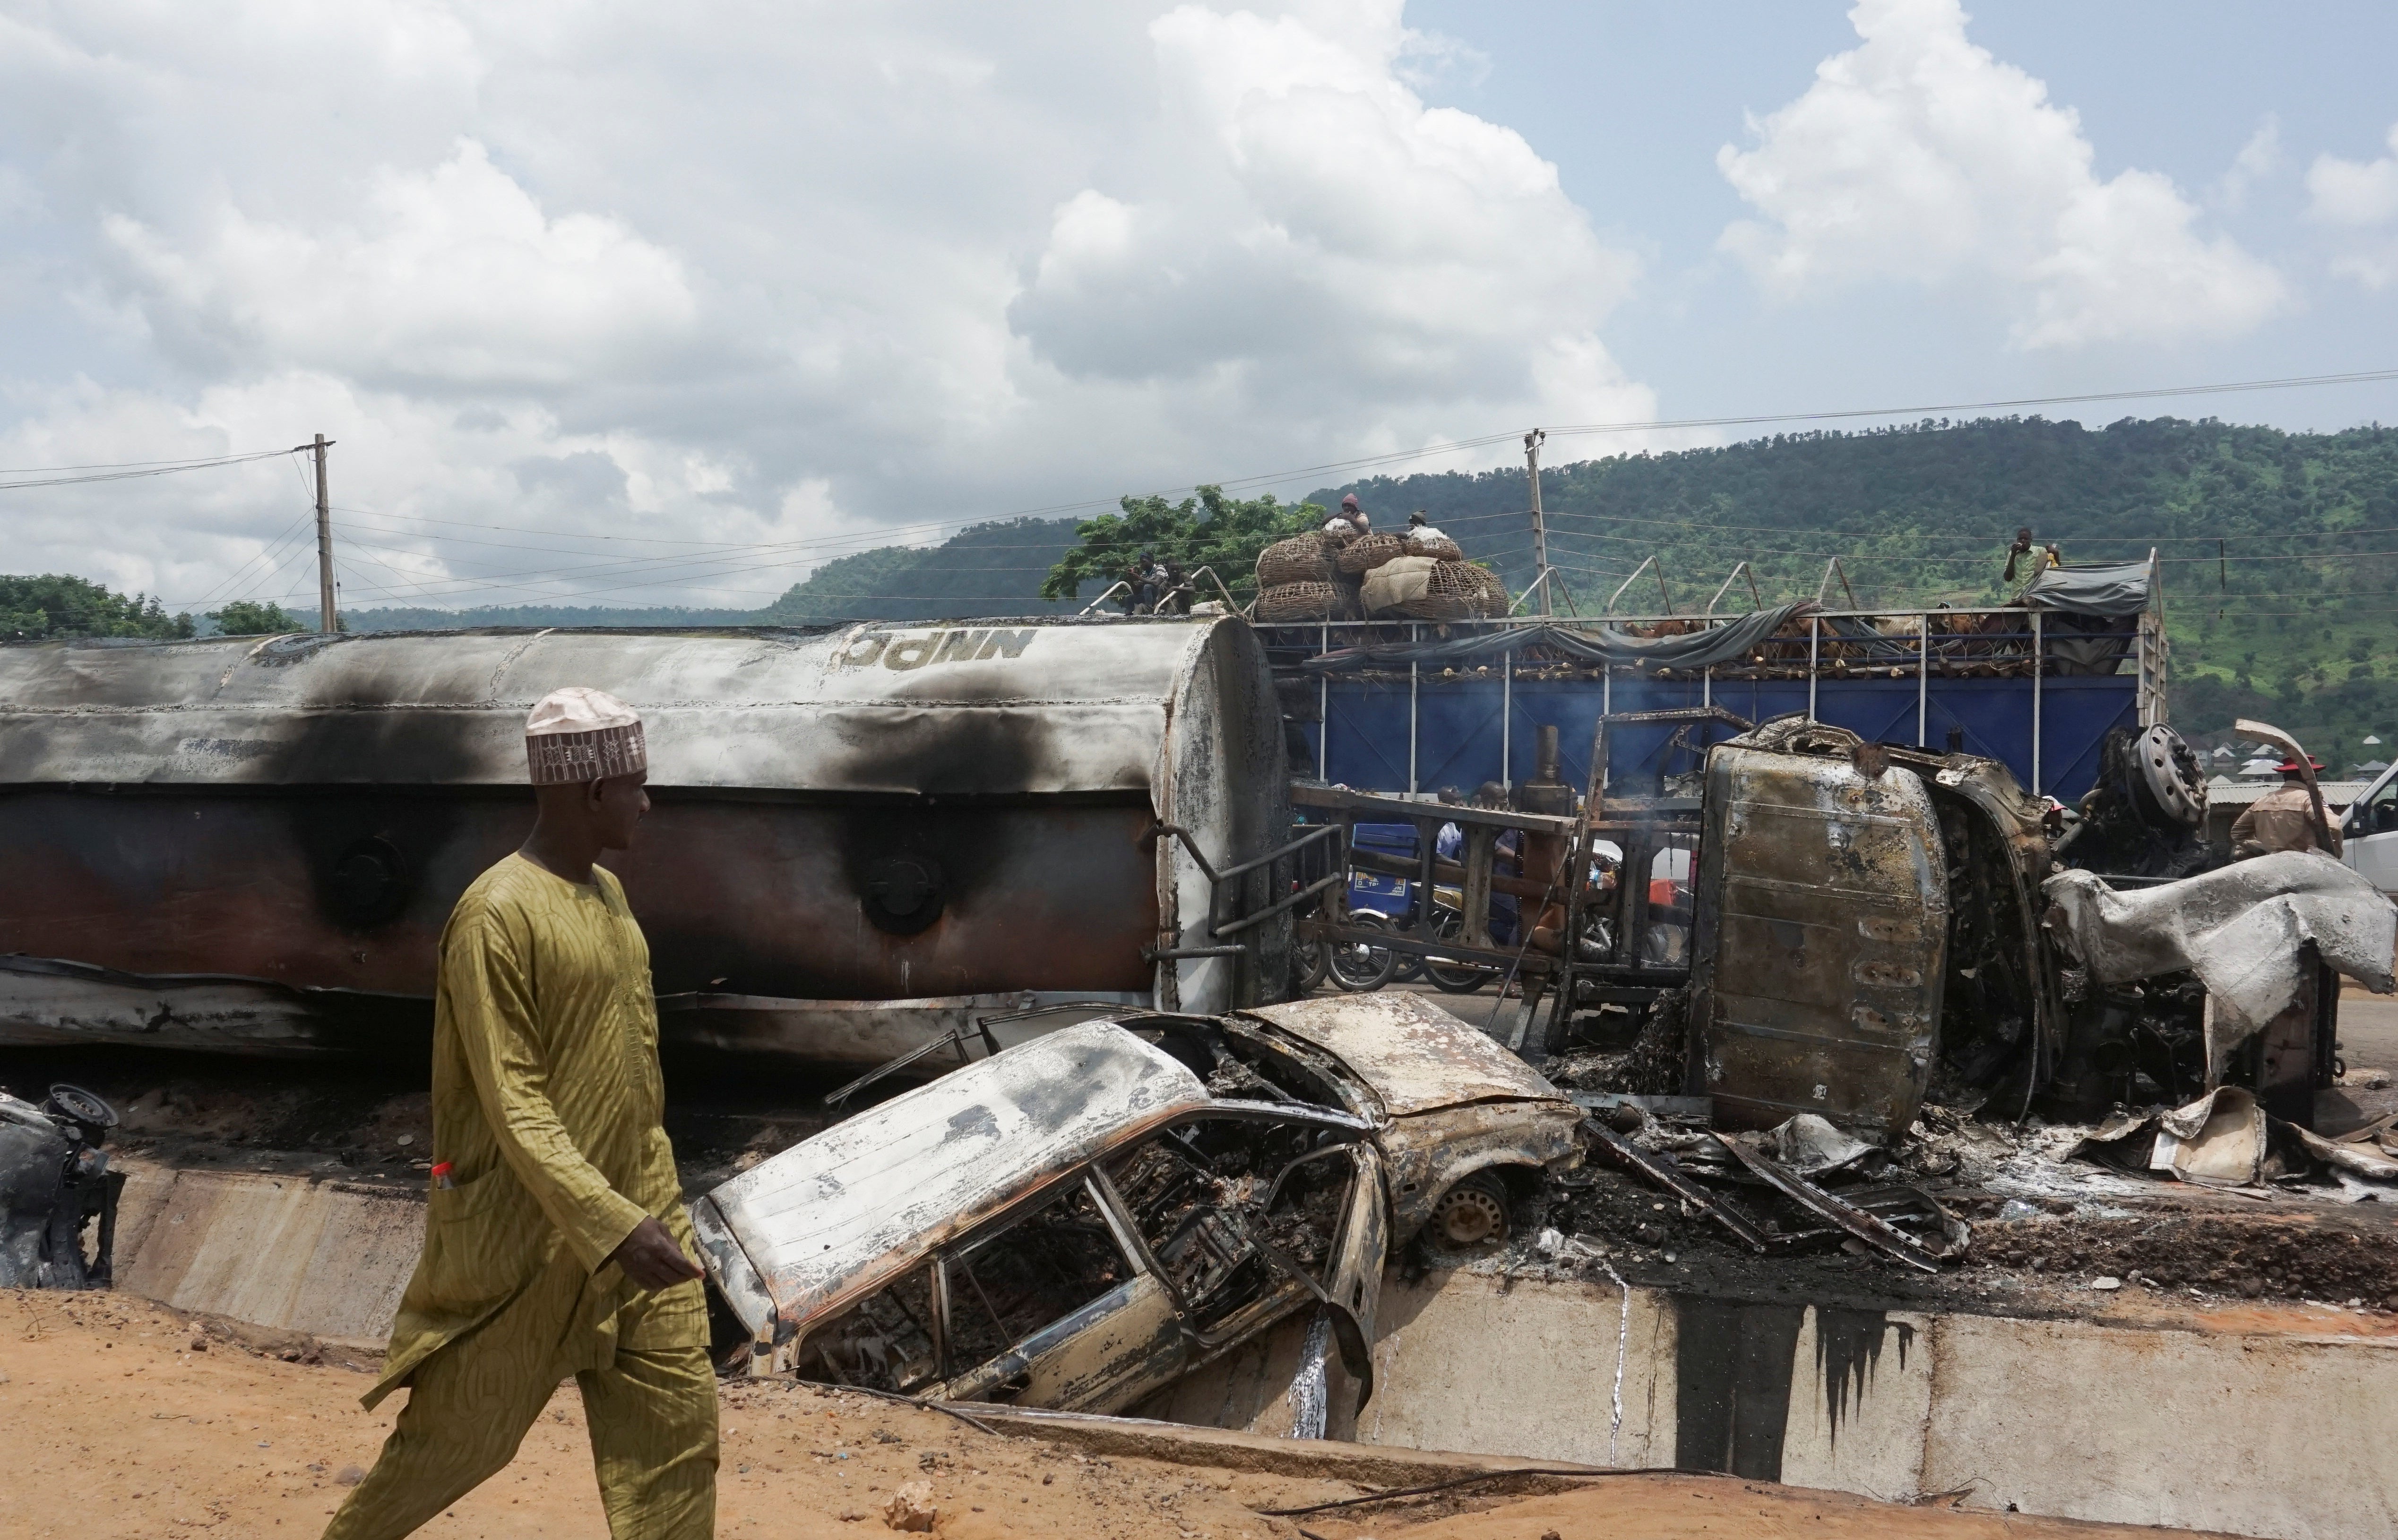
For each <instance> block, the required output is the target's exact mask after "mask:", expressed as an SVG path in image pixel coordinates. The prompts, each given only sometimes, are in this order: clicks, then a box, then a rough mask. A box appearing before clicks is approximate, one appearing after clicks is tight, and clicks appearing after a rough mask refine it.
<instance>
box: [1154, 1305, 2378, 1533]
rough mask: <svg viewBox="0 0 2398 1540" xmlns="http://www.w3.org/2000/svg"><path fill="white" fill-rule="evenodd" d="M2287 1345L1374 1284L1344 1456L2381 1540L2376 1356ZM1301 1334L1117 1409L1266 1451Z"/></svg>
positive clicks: (2361, 1343)
mask: <svg viewBox="0 0 2398 1540" xmlns="http://www.w3.org/2000/svg"><path fill="white" fill-rule="evenodd" d="M2255 1314H2256V1316H2257V1317H2259V1318H2261V1317H2262V1316H2263V1313H2262V1312H2257V1313H2255ZM2319 1314H2320V1316H2321V1320H2322V1322H2323V1323H2324V1324H2328V1323H2330V1322H2334V1321H2337V1319H2339V1318H2337V1317H2336V1316H2331V1315H2329V1314H2327V1313H2319ZM2216 1324H2217V1326H2218V1327H2219V1326H2220V1325H2221V1323H2220V1322H2217V1323H2216ZM2302 1324H2303V1318H2300V1319H2298V1320H2297V1321H2293V1320H2291V1319H2283V1320H2282V1321H2280V1322H2278V1323H2269V1322H2267V1321H2265V1320H2263V1319H2256V1320H2254V1321H2253V1322H2252V1323H2251V1324H2249V1325H2247V1326H2245V1327H2243V1328H2239V1329H2230V1330H2224V1329H2201V1328H2200V1327H2198V1326H2196V1325H2190V1324H2182V1325H2173V1324H2157V1325H2124V1324H2119V1323H2104V1322H2094V1321H2086V1320H2054V1319H2022V1318H2014V1317H2000V1316H1978V1315H1939V1316H1933V1315H1917V1314H1910V1313H1906V1312H1895V1311H1893V1312H1889V1313H1884V1312H1879V1311H1866V1310H1847V1309H1838V1308H1825V1307H1820V1306H1810V1305H1802V1304H1785V1303H1772V1302H1769V1303H1749V1302H1737V1301H1725V1300H1713V1299H1706V1298H1702V1297H1696V1296H1692V1295H1686V1294H1669V1293H1664V1292H1656V1291H1650V1290H1645V1289H1634V1290H1631V1291H1629V1292H1628V1295H1627V1293H1626V1292H1624V1291H1621V1290H1619V1289H1617V1288H1616V1287H1615V1286H1614V1285H1612V1284H1610V1283H1606V1282H1603V1281H1602V1282H1599V1283H1596V1284H1591V1283H1585V1282H1571V1281H1550V1280H1542V1279H1514V1280H1513V1281H1512V1282H1504V1281H1502V1279H1499V1278H1497V1277H1496V1276H1493V1275H1489V1274H1483V1273H1474V1272H1459V1273H1451V1274H1448V1275H1434V1276H1431V1277H1427V1278H1426V1279H1423V1280H1422V1281H1421V1282H1420V1283H1418V1284H1415V1285H1412V1286H1410V1285H1408V1284H1404V1283H1402V1282H1400V1281H1399V1280H1398V1279H1396V1278H1395V1277H1394V1278H1392V1279H1388V1280H1387V1281H1386V1282H1385V1284H1384V1289H1383V1294H1382V1307H1381V1315H1380V1319H1379V1321H1378V1331H1379V1335H1378V1340H1377V1342H1376V1345H1375V1349H1374V1366H1375V1379H1376V1382H1377V1383H1376V1388H1375V1393H1374V1397H1373V1399H1372V1400H1371V1401H1370V1402H1369V1403H1368V1404H1367V1406H1366V1407H1365V1409H1364V1410H1363V1412H1362V1413H1360V1414H1359V1415H1358V1416H1357V1418H1356V1421H1355V1426H1354V1432H1352V1433H1350V1434H1349V1437H1351V1438H1352V1439H1354V1440H1355V1441H1356V1442H1358V1443H1361V1444H1369V1445H1389V1446H1400V1447H1405V1448H1409V1449H1421V1450H1446V1451H1460V1452H1465V1453H1483V1454H1505V1455H1511V1456H1515V1457H1518V1458H1525V1459H1536V1460H1553V1461H1556V1462H1559V1463H1570V1464H1577V1465H1590V1466H1603V1467H1609V1468H1616V1469H1627V1468H1636V1467H1642V1466H1646V1467H1651V1468H1656V1467H1668V1466H1670V1467H1675V1468H1678V1469H1683V1470H1691V1471H1709V1470H1713V1471H1724V1472H1728V1473H1731V1474H1733V1475H1739V1476H1746V1477H1752V1478H1756V1479H1760V1480H1776V1481H1783V1482H1787V1483H1789V1484H1791V1485H1793V1486H1804V1487H1817V1488H1826V1489H1831V1490H1836V1491H1842V1492H1852V1493H1859V1494H1861V1495H1865V1496H1870V1497H1877V1498H1882V1499H1886V1500H1893V1501H1902V1502H1904V1501H1909V1500H1913V1499H1916V1498H1919V1497H1926V1496H1951V1497H1955V1498H1956V1499H1957V1500H1959V1501H1960V1502H1961V1504H1962V1506H1964V1507H1980V1508H1994V1509H1999V1510H2001V1511H2004V1510H2009V1509H2014V1510H2018V1511H2021V1512H2025V1513H2036V1514H2045V1515H2051V1516H2054V1517H2058V1518H2070V1519H2089V1520H2112V1521H2116V1522H2126V1523H2135V1524H2159V1525H2170V1526H2176V1527H2183V1528H2191V1529H2204V1530H2213V1531H2219V1532H2226V1533H2236V1534H2252V1535H2261V1536H2273V1537H2277V1540H2364V1537H2366V1536H2372V1537H2376V1540H2378V1537H2380V1536H2386V1535H2389V1534H2391V1533H2398V1451H2393V1450H2392V1449H2391V1445H2390V1443H2389V1441H2388V1440H2386V1439H2385V1438H2384V1437H2383V1436H2382V1435H2381V1432H2380V1423H2381V1419H2382V1417H2383V1415H2384V1413H2383V1412H2382V1409H2383V1408H2385V1407H2388V1406H2390V1405H2392V1404H2398V1338H2393V1337H2391V1336H2378V1335H2365V1334H2352V1335H2351V1334H2340V1333H2338V1332H2337V1331H2332V1332H2324V1331H2320V1330H2315V1331H2309V1330H2301V1329H2297V1327H2298V1326H2300V1325H2302ZM1301 1330H1302V1327H1301V1326H1300V1324H1299V1323H1290V1324H1287V1325H1286V1326H1285V1327H1284V1328H1283V1329H1282V1330H1281V1331H1279V1332H1276V1333H1275V1334H1274V1335H1273V1337H1272V1338H1270V1339H1269V1340H1268V1341H1266V1342H1264V1343H1262V1344H1260V1345H1257V1346H1253V1347H1251V1348H1248V1349H1246V1350H1245V1351H1243V1352H1240V1353H1235V1354H1233V1355H1230V1356H1228V1357H1227V1358H1226V1359H1222V1360H1219V1362H1218V1363H1216V1364H1214V1365H1211V1366H1209V1367H1208V1368H1207V1369H1206V1370H1203V1371H1202V1372H1201V1373H1197V1374H1194V1375H1192V1377H1191V1378H1190V1379H1188V1380H1186V1381H1185V1382H1184V1383H1183V1384H1181V1385H1179V1386H1176V1387H1175V1388H1174V1390H1173V1391H1172V1392H1170V1393H1168V1394H1167V1395H1165V1396H1163V1397H1160V1398H1156V1399H1152V1401H1151V1402H1150V1403H1149V1404H1148V1405H1145V1406H1144V1407H1142V1408H1141V1409H1140V1411H1141V1412H1142V1413H1143V1414H1145V1415H1151V1416H1165V1417H1169V1418H1173V1419H1176V1420H1181V1421H1192V1422H1203V1423H1209V1424H1213V1425H1216V1426H1237V1427H1247V1428H1250V1429H1252V1430H1255V1431H1259V1432H1273V1431H1278V1430H1281V1429H1283V1428H1287V1426H1289V1413H1288V1409H1287V1403H1286V1400H1285V1396H1284V1392H1285V1388H1286V1387H1287V1384H1288V1379H1289V1373H1290V1367H1291V1366H1292V1365H1294V1364H1295V1363H1296V1359H1297V1353H1296V1344H1297V1341H1298V1337H1299V1333H1300V1331H1301Z"/></svg>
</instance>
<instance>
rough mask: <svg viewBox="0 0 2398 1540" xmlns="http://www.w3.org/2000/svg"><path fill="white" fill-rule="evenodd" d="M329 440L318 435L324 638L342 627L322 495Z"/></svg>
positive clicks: (320, 624) (329, 516) (329, 514)
mask: <svg viewBox="0 0 2398 1540" xmlns="http://www.w3.org/2000/svg"><path fill="white" fill-rule="evenodd" d="M329 447H330V441H329V440H328V439H327V438H326V437H325V435H323V434H318V435H317V443H316V450H317V630H319V631H321V632H324V633H325V634H326V635H327V636H330V635H332V634H333V633H334V632H336V631H339V630H340V629H341V628H342V622H341V617H340V616H339V615H337V614H335V613H334V611H333V508H332V503H331V502H330V500H329V499H328V498H327V497H326V496H325V450H326V449H328V448H329Z"/></svg>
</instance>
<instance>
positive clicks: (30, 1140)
mask: <svg viewBox="0 0 2398 1540" xmlns="http://www.w3.org/2000/svg"><path fill="white" fill-rule="evenodd" d="M115 1126H116V1111H115V1108H113V1107H111V1106H110V1105H108V1104H107V1103H106V1102H104V1101H102V1100H101V1098H99V1097H98V1096H95V1095H93V1094H92V1093H91V1092H90V1091H86V1090H84V1089H83V1088H82V1087H80V1086H70V1085H55V1086H52V1087H51V1088H50V1091H49V1094H48V1095H47V1096H46V1097H44V1098H43V1099H42V1101H41V1104H40V1105H34V1103H31V1102H26V1101H20V1100H19V1099H18V1098H17V1097H14V1096H11V1095H9V1094H8V1093H7V1091H0V1289H105V1288H107V1287H108V1285H109V1282H110V1279H111V1276H112V1274H113V1273H114V1270H115V1249H116V1204H117V1198H118V1195H119V1194H120V1193H121V1192H123V1190H124V1187H125V1176H124V1173H123V1172H116V1171H112V1170H111V1169H110V1168H109V1161H108V1151H107V1150H105V1149H103V1148H102V1147H101V1145H103V1144H104V1143H105V1142H106V1140H107V1138H108V1131H109V1130H110V1129H113V1128H115Z"/></svg>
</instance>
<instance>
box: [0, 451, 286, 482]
mask: <svg viewBox="0 0 2398 1540" xmlns="http://www.w3.org/2000/svg"><path fill="white" fill-rule="evenodd" d="M298 452H299V451H298V450H296V449H261V450H259V451H257V452H256V453H254V454H234V455H220V456H218V457H216V458H215V459H211V460H183V461H175V460H154V461H128V462H126V465H125V467H124V468H116V469H99V468H94V469H93V472H92V474H90V475H47V474H45V473H43V472H40V471H0V476H14V475H34V476H35V477H36V479H34V480H32V481H8V480H0V492H15V491H28V490H31V489H34V488H36V487H72V486H76V485H79V484H82V483H84V482H91V481H136V480H140V479H141V478H143V477H145V476H154V475H176V474H177V473H178V472H182V471H207V470H213V469H215V468H216V467H218V466H221V465H247V464H249V462H252V461H258V460H273V459H275V458H276V456H278V455H287V454H296V453H298ZM56 468H57V469H60V470H74V469H78V468H79V467H74V466H60V467H56Z"/></svg>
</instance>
